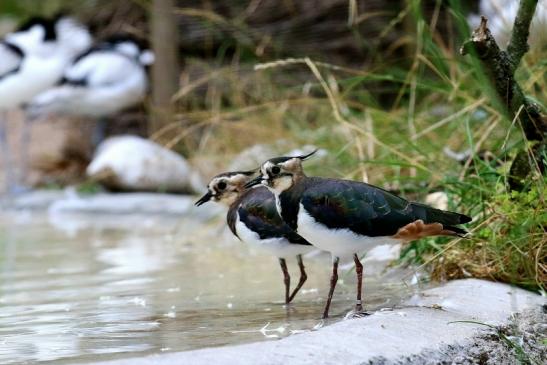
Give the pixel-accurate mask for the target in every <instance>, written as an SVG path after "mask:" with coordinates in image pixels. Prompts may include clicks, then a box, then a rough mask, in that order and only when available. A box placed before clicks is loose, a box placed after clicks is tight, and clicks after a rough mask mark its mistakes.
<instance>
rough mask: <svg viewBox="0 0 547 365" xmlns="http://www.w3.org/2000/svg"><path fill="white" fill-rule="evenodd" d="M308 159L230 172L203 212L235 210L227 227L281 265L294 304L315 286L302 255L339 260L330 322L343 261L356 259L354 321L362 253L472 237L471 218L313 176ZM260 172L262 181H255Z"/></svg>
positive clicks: (212, 187) (216, 181)
mask: <svg viewBox="0 0 547 365" xmlns="http://www.w3.org/2000/svg"><path fill="white" fill-rule="evenodd" d="M315 152H316V151H314V152H312V153H310V154H307V155H302V156H289V157H276V158H272V159H269V160H267V161H266V162H264V163H263V164H262V165H261V166H260V168H258V169H255V170H251V171H235V172H225V173H222V174H219V175H217V176H215V177H213V178H212V180H211V181H210V182H209V184H208V186H207V193H205V195H204V196H202V197H201V198H200V199H199V200H198V201H197V202H196V205H197V206H200V205H202V204H205V203H206V202H208V201H210V200H213V201H216V202H219V203H222V204H224V205H227V206H228V207H229V209H228V214H227V217H226V218H227V223H228V226H229V227H230V230H231V231H232V233H233V234H234V235H235V236H237V237H238V238H239V239H240V240H242V241H244V242H246V243H248V244H251V245H254V246H256V247H258V248H259V249H263V250H265V251H268V252H269V253H271V254H273V255H274V256H277V257H278V258H279V263H280V266H281V270H282V271H283V277H284V283H285V303H286V304H288V303H290V302H291V301H292V300H293V298H294V297H295V295H296V294H297V293H298V291H299V290H300V288H301V287H302V285H303V284H304V282H305V281H306V279H307V275H306V271H305V269H304V264H303V262H302V254H305V253H307V252H309V251H311V250H312V249H314V247H316V248H318V249H320V250H324V251H327V252H330V253H331V255H332V258H333V260H332V275H331V279H330V289H329V294H328V297H327V301H326V304H325V308H324V310H323V318H324V319H325V318H328V316H329V308H330V304H331V300H332V297H333V294H334V289H335V287H336V283H337V281H338V264H339V262H340V259H341V258H342V259H344V258H350V257H353V260H354V262H355V269H356V270H355V271H356V274H357V299H356V303H355V309H354V310H353V311H352V312H350V313H349V316H350V317H360V316H363V315H366V314H368V313H367V312H365V311H363V305H362V296H361V294H362V286H363V265H362V264H361V262H360V260H359V254H361V253H363V252H367V251H369V250H371V249H372V248H374V247H376V246H378V245H382V244H397V243H405V242H410V241H413V240H417V239H420V238H424V237H430V236H456V237H465V236H466V234H467V231H465V230H464V229H462V228H460V227H458V225H460V224H464V223H468V222H470V221H471V218H470V217H468V216H466V215H463V214H460V213H454V212H449V211H445V210H440V209H436V208H433V207H430V206H427V205H425V204H420V203H415V202H409V201H407V200H405V199H403V198H401V197H398V196H396V195H394V194H392V193H390V192H388V191H386V190H383V189H381V188H378V187H376V186H373V185H369V184H366V183H363V182H358V181H350V180H341V179H330V178H321V177H308V176H306V174H305V173H304V169H303V167H302V162H303V161H305V160H306V159H308V158H309V157H310V156H311V155H313V154H314V153H315ZM257 171H258V172H259V173H258V176H256V177H255V178H253V177H254V176H255V175H256V173H257ZM293 256H296V258H297V262H298V266H299V268H300V280H299V281H298V284H297V285H296V288H295V289H294V290H293V291H292V293H291V292H290V275H289V272H288V270H287V263H286V258H288V257H293Z"/></svg>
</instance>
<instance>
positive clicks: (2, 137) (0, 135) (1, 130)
mask: <svg viewBox="0 0 547 365" xmlns="http://www.w3.org/2000/svg"><path fill="white" fill-rule="evenodd" d="M5 117H6V114H5V112H0V148H1V149H2V152H1V154H2V157H3V158H2V165H3V166H2V167H3V169H4V171H5V179H6V181H5V185H6V191H7V192H8V193H9V192H10V191H11V189H12V186H11V184H12V182H13V180H12V172H13V171H12V167H11V156H10V148H9V144H8V132H7V125H6V118H5Z"/></svg>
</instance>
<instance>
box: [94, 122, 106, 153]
mask: <svg viewBox="0 0 547 365" xmlns="http://www.w3.org/2000/svg"><path fill="white" fill-rule="evenodd" d="M107 124H108V120H107V118H105V117H101V118H99V119H97V124H96V125H95V129H94V130H93V134H92V135H91V144H92V146H93V149H96V148H97V146H98V145H99V144H100V143H101V142H102V141H104V139H105V137H106V128H107Z"/></svg>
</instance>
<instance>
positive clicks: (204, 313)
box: [0, 214, 404, 364]
mask: <svg viewBox="0 0 547 365" xmlns="http://www.w3.org/2000/svg"><path fill="white" fill-rule="evenodd" d="M0 245H1V246H0V249H1V250H0V261H1V265H2V269H1V282H0V308H1V310H0V363H2V364H13V363H20V362H24V361H52V362H54V363H56V364H58V363H63V362H65V363H66V362H73V361H76V360H91V359H93V360H96V359H108V358H113V357H118V356H134V355H135V354H136V353H151V352H161V351H180V350H187V349H195V348H200V347H205V346H220V345H226V344H235V343H243V342H251V341H258V340H268V339H277V338H281V337H284V336H288V335H291V334H294V333H299V332H302V331H309V330H312V329H313V328H314V327H315V326H316V325H317V324H318V323H319V321H318V316H319V313H320V312H321V308H322V306H323V297H324V293H325V292H326V285H327V283H328V275H329V264H328V262H329V258H328V257H327V256H321V255H319V256H317V257H314V258H312V259H310V258H308V259H307V260H306V266H307V268H308V273H309V279H308V282H307V283H306V285H305V286H304V290H302V292H301V293H300V294H299V296H298V297H297V299H296V301H295V303H294V305H291V306H290V307H288V308H286V307H285V306H283V305H282V304H281V300H282V297H283V287H282V280H281V273H280V272H279V271H280V270H279V268H278V265H277V260H275V259H273V258H271V257H269V256H260V255H256V254H254V253H252V252H251V253H250V252H249V251H248V250H247V248H246V247H245V246H244V245H242V244H241V243H239V242H238V241H236V240H234V239H233V238H232V237H231V235H229V234H226V232H225V229H224V227H223V224H222V223H221V222H220V221H213V222H209V223H203V222H200V221H199V219H197V218H196V219H192V218H187V219H184V220H181V219H176V218H175V217H171V218H169V217H160V216H157V217H139V216H134V217H119V216H111V217H108V216H102V217H90V216H87V217H86V216H80V217H78V216H75V215H54V216H50V217H46V216H35V215H28V214H20V215H10V216H7V215H5V216H0ZM290 269H291V273H293V275H294V276H295V277H297V269H296V265H295V262H290ZM343 279H344V280H343V282H342V283H341V284H340V285H339V288H338V289H337V295H336V297H335V300H334V302H333V308H332V313H333V314H335V315H336V317H335V318H334V319H333V320H339V319H340V318H342V317H343V315H344V314H345V313H346V312H347V311H348V310H349V309H351V305H352V299H353V295H354V281H353V275H347V276H345V277H344V278H343ZM367 279H368V278H367ZM383 280H384V282H383V284H381V285H380V284H379V282H378V281H374V280H370V279H368V280H367V281H366V282H365V287H366V293H367V302H366V303H367V307H368V308H369V309H374V308H381V307H389V306H392V305H394V304H395V303H397V301H398V298H399V297H400V295H402V294H403V292H404V290H403V289H402V287H403V286H402V284H401V283H400V280H399V279H398V277H397V276H395V277H392V278H389V277H387V278H386V277H384V278H383Z"/></svg>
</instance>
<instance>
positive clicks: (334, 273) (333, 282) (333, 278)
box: [323, 256, 340, 319]
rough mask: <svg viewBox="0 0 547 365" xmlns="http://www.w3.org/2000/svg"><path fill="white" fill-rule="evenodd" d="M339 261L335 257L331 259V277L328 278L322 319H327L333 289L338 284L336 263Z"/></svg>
mask: <svg viewBox="0 0 547 365" xmlns="http://www.w3.org/2000/svg"><path fill="white" fill-rule="evenodd" d="M339 261H340V258H339V257H337V256H335V257H333V259H332V275H331V277H330V289H329V296H328V297H327V304H326V305H325V310H324V311H323V319H327V318H329V308H330V302H331V301H332V295H333V294H334V288H335V287H336V283H337V282H338V262H339Z"/></svg>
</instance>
